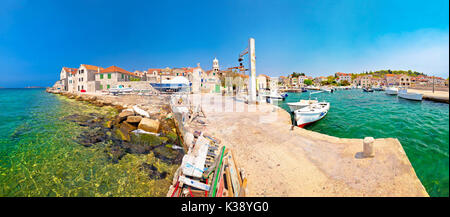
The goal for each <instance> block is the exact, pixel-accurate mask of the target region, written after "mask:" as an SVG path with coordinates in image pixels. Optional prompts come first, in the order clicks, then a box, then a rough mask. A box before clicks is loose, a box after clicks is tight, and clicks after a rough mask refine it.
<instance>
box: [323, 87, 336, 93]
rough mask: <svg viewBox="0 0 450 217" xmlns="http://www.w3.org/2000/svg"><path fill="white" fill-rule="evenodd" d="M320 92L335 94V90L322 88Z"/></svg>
mask: <svg viewBox="0 0 450 217" xmlns="http://www.w3.org/2000/svg"><path fill="white" fill-rule="evenodd" d="M320 90H321V91H325V92H328V93H333V92H334V90H333V88H325V87H324V88H320Z"/></svg>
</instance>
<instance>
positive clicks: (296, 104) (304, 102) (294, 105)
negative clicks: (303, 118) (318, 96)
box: [286, 99, 318, 112]
mask: <svg viewBox="0 0 450 217" xmlns="http://www.w3.org/2000/svg"><path fill="white" fill-rule="evenodd" d="M315 103H318V101H317V100H310V99H309V100H305V99H302V100H300V101H298V102H288V103H286V104H287V105H288V106H289V109H290V110H291V112H294V111H295V110H299V109H302V108H304V107H306V106H309V105H311V104H315Z"/></svg>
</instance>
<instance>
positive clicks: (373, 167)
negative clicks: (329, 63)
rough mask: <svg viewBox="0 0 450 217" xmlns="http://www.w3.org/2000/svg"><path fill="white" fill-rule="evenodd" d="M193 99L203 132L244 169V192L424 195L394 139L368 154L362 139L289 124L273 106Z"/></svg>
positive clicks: (228, 99)
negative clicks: (230, 152) (231, 153)
mask: <svg viewBox="0 0 450 217" xmlns="http://www.w3.org/2000/svg"><path fill="white" fill-rule="evenodd" d="M191 97H194V98H195V97H196V96H191ZM197 97H199V96H197ZM196 101H197V102H198V103H200V104H201V105H202V107H203V109H204V111H205V112H206V117H207V125H208V126H207V130H208V132H209V133H211V134H212V135H213V136H215V137H217V138H219V139H220V140H222V143H223V144H226V145H227V146H228V147H231V148H232V149H233V150H234V151H235V154H236V156H237V158H238V159H239V164H240V165H242V166H243V167H244V168H245V170H246V173H247V175H248V195H247V196H419V197H424V196H428V194H427V192H426V190H425V188H424V187H423V185H422V183H421V182H420V180H419V179H418V178H417V176H416V173H415V171H414V169H413V167H412V166H411V163H410V162H409V159H408V157H407V156H406V153H405V152H404V150H403V147H402V145H401V144H400V142H399V141H398V140H397V139H393V138H387V139H375V140H374V141H373V147H375V149H376V151H375V152H376V154H375V156H374V157H369V158H367V157H364V153H363V149H362V147H363V140H362V139H341V138H337V137H332V136H328V135H324V134H320V133H316V132H312V131H309V130H305V129H301V128H298V127H292V126H291V119H290V116H289V114H288V113H287V112H286V111H285V110H283V109H280V108H278V107H276V106H274V105H270V104H260V105H252V104H250V105H247V104H245V103H243V102H240V101H236V100H234V99H233V98H231V97H218V96H213V95H203V96H202V97H201V99H197V100H196Z"/></svg>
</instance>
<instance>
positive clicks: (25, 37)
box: [0, 0, 449, 87]
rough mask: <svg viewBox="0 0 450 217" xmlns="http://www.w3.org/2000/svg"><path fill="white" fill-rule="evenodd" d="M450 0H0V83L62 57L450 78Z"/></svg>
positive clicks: (45, 70) (39, 78) (46, 74)
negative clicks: (243, 61)
mask: <svg viewBox="0 0 450 217" xmlns="http://www.w3.org/2000/svg"><path fill="white" fill-rule="evenodd" d="M448 4H449V3H448V1H447V0H435V1H434V0H431V1H419V0H405V1H400V0H396V1H391V0H354V1H339V0H330V1H320V0H319V1H300V0H295V1H281V0H279V1H273V0H271V1H263V0H253V1H250V0H248V1H245V0H242V1H231V0H230V1H202V0H192V1H191V0H185V1H170V0H166V1H154V2H151V1H133V0H127V1H124V2H119V1H97V0H91V1H45V0H40V1H24V0H2V1H0V75H1V78H2V79H0V86H2V87H23V86H28V85H40V86H50V85H52V84H53V82H54V81H55V80H57V79H58V76H59V71H60V69H61V67H62V66H67V67H78V66H79V65H80V64H82V63H84V64H93V65H99V66H102V67H108V66H111V65H117V66H119V67H122V68H124V69H126V70H129V71H133V70H144V69H147V68H159V67H184V66H196V64H197V63H200V64H201V66H202V67H203V68H204V69H209V68H211V65H212V59H213V58H214V57H217V58H218V59H219V61H220V65H221V67H222V68H226V67H231V66H236V65H237V58H238V54H239V53H240V52H241V51H242V50H243V49H245V48H246V47H247V45H248V38H249V37H254V38H255V40H256V58H257V63H256V71H257V73H258V74H259V73H263V74H267V75H269V76H279V75H287V74H288V73H291V72H294V71H295V72H305V73H307V74H308V75H311V76H321V75H329V74H333V73H335V72H338V71H339V72H353V73H355V72H362V71H364V70H378V69H405V70H408V69H411V70H416V71H422V72H425V73H428V74H431V75H437V76H442V77H445V78H447V77H448V74H449V62H448V58H449V5H448Z"/></svg>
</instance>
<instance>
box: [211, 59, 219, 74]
mask: <svg viewBox="0 0 450 217" xmlns="http://www.w3.org/2000/svg"><path fill="white" fill-rule="evenodd" d="M212 69H213V71H214V72H219V71H220V68H219V60H218V59H217V58H216V57H214V60H213V67H212Z"/></svg>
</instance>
